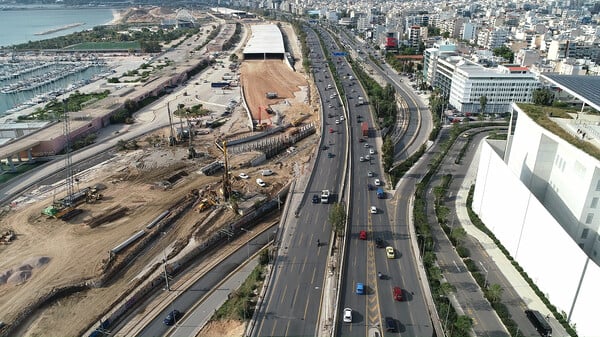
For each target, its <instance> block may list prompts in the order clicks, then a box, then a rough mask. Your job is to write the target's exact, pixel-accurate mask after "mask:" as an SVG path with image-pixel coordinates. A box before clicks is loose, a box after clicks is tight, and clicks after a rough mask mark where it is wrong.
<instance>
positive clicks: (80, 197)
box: [42, 187, 103, 219]
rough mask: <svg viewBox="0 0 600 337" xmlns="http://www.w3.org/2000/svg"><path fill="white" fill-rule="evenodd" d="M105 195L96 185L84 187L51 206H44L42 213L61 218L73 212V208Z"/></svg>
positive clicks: (100, 198) (93, 201) (92, 201)
mask: <svg viewBox="0 0 600 337" xmlns="http://www.w3.org/2000/svg"><path fill="white" fill-rule="evenodd" d="M102 198H103V195H102V194H101V193H99V192H98V189H97V188H96V187H86V188H83V189H81V190H79V191H77V192H75V193H73V194H71V195H70V196H67V197H65V198H63V199H60V200H56V201H55V202H54V203H52V205H51V206H48V207H46V208H44V210H43V211H42V214H44V215H47V216H50V217H53V218H55V219H60V218H62V217H63V216H64V215H66V214H69V213H71V214H73V210H75V209H76V207H77V206H79V205H81V204H83V203H95V202H96V201H98V200H102Z"/></svg>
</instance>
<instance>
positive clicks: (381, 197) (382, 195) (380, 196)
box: [377, 187, 385, 199]
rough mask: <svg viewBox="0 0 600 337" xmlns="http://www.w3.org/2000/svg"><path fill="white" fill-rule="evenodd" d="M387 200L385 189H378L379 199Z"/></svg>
mask: <svg viewBox="0 0 600 337" xmlns="http://www.w3.org/2000/svg"><path fill="white" fill-rule="evenodd" d="M383 198H385V192H384V191H383V188H381V187H380V188H378V189H377V199H383Z"/></svg>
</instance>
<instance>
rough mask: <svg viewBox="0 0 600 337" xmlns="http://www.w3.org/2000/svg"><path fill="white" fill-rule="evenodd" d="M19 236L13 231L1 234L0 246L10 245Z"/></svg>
mask: <svg viewBox="0 0 600 337" xmlns="http://www.w3.org/2000/svg"><path fill="white" fill-rule="evenodd" d="M16 237H17V236H16V235H15V232H14V231H13V230H7V231H6V232H4V233H0V245H8V244H10V243H11V242H12V241H13V240H14V239H15V238H16Z"/></svg>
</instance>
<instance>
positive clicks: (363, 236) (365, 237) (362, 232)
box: [358, 231, 367, 240]
mask: <svg viewBox="0 0 600 337" xmlns="http://www.w3.org/2000/svg"><path fill="white" fill-rule="evenodd" d="M358 238H359V239H361V240H366V239H367V232H365V231H360V233H359V234H358Z"/></svg>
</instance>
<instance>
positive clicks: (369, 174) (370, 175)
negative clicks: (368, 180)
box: [367, 171, 375, 177]
mask: <svg viewBox="0 0 600 337" xmlns="http://www.w3.org/2000/svg"><path fill="white" fill-rule="evenodd" d="M367 175H368V176H369V177H373V176H374V175H375V173H374V172H373V171H369V172H368V173H367Z"/></svg>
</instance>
